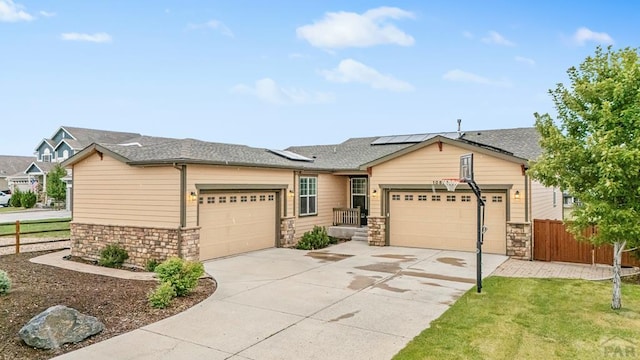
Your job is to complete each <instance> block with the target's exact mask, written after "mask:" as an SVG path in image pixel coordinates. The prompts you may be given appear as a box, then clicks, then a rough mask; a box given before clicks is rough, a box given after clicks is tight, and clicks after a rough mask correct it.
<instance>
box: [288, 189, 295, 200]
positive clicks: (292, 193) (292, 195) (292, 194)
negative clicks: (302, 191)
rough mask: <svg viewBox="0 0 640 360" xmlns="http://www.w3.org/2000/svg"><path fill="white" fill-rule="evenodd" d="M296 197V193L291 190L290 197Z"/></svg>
mask: <svg viewBox="0 0 640 360" xmlns="http://www.w3.org/2000/svg"><path fill="white" fill-rule="evenodd" d="M294 196H295V193H294V192H293V190H291V189H290V190H289V197H290V198H293V197H294Z"/></svg>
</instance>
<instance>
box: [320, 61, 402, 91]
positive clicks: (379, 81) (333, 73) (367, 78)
mask: <svg viewBox="0 0 640 360" xmlns="http://www.w3.org/2000/svg"><path fill="white" fill-rule="evenodd" d="M320 73H321V74H322V75H323V76H324V78H325V79H327V80H329V81H332V82H340V83H351V82H356V83H362V84H367V85H369V86H371V87H372V88H374V89H384V90H391V91H412V90H413V89H414V88H413V85H411V84H409V83H408V82H405V81H402V80H398V79H396V78H394V77H393V76H390V75H384V74H381V73H379V72H378V71H377V70H376V69H374V68H372V67H369V66H367V65H365V64H363V63H360V62H358V61H355V60H353V59H346V60H342V61H340V64H338V67H337V68H335V69H333V70H323V71H321V72H320Z"/></svg>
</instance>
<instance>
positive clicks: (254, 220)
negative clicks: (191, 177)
mask: <svg viewBox="0 0 640 360" xmlns="http://www.w3.org/2000/svg"><path fill="white" fill-rule="evenodd" d="M198 207H199V219H198V223H199V225H200V227H201V229H200V260H207V259H213V258H217V257H222V256H228V255H234V254H239V253H243V252H247V251H253V250H260V249H266V248H270V247H274V246H275V245H276V217H277V208H278V206H277V199H276V193H275V192H268V191H262V192H259V191H257V192H226V193H221V192H216V193H201V194H200V199H199V204H198Z"/></svg>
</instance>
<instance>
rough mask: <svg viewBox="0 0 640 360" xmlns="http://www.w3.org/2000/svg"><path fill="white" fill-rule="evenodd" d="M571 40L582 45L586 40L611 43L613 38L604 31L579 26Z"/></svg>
mask: <svg viewBox="0 0 640 360" xmlns="http://www.w3.org/2000/svg"><path fill="white" fill-rule="evenodd" d="M573 41H574V42H575V43H576V44H578V45H580V46H582V45H584V44H585V43H586V42H588V41H592V42H596V43H601V44H613V38H611V36H609V34H607V33H605V32H595V31H591V30H589V29H588V28H586V27H581V28H579V29H578V30H576V33H575V34H573Z"/></svg>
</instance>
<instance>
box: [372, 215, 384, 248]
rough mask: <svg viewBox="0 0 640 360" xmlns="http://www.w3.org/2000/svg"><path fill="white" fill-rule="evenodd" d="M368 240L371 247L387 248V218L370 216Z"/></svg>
mask: <svg viewBox="0 0 640 360" xmlns="http://www.w3.org/2000/svg"><path fill="white" fill-rule="evenodd" d="M367 219H368V221H367V226H368V227H369V230H368V231H367V238H368V242H369V246H385V245H387V242H386V240H385V238H386V230H387V218H386V217H384V216H369V217H367Z"/></svg>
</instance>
